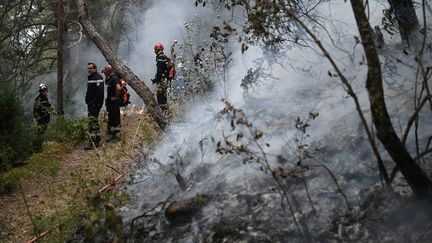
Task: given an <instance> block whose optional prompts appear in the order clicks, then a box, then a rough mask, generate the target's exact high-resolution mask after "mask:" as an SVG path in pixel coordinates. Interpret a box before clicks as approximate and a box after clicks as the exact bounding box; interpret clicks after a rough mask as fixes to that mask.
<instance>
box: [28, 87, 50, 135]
mask: <svg viewBox="0 0 432 243" xmlns="http://www.w3.org/2000/svg"><path fill="white" fill-rule="evenodd" d="M38 90H39V95H38V96H37V97H36V99H35V102H34V105H33V117H34V119H35V121H36V124H37V126H38V130H39V132H40V133H43V132H44V131H45V130H46V127H47V126H48V124H49V122H50V119H51V113H50V112H51V110H52V106H51V103H50V102H49V100H48V87H47V86H46V85H45V84H41V85H39V89H38Z"/></svg>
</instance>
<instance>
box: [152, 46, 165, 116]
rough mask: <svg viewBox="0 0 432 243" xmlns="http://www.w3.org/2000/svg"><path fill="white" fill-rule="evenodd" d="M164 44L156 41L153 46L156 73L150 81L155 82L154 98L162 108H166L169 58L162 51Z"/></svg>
mask: <svg viewBox="0 0 432 243" xmlns="http://www.w3.org/2000/svg"><path fill="white" fill-rule="evenodd" d="M163 50H164V46H163V45H162V44H161V43H159V42H158V43H156V44H155V46H154V52H155V54H156V68H157V69H156V75H155V78H154V79H152V80H151V81H152V83H154V84H156V85H157V87H156V98H157V102H158V104H159V106H160V107H161V108H162V110H164V111H166V110H167V109H168V105H167V101H168V99H167V89H168V80H167V72H168V61H169V58H168V57H167V56H166V55H165V54H164V52H163Z"/></svg>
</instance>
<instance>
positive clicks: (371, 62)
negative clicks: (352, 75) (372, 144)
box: [351, 0, 432, 197]
mask: <svg viewBox="0 0 432 243" xmlns="http://www.w3.org/2000/svg"><path fill="white" fill-rule="evenodd" d="M351 6H352V9H353V12H354V16H355V19H356V22H357V27H358V29H359V32H360V36H361V40H362V45H363V48H364V51H365V55H366V59H367V64H368V74H367V80H366V89H367V91H368V95H369V101H370V105H371V111H372V119H373V123H374V125H375V127H376V132H377V137H378V139H379V140H380V141H381V143H382V144H383V145H384V147H385V149H386V150H387V152H388V153H389V154H390V156H391V157H392V159H393V161H394V162H395V163H396V164H397V165H398V166H399V167H400V170H401V172H402V174H403V176H404V177H405V179H406V180H407V182H408V184H409V186H410V187H411V189H412V190H413V192H414V193H415V194H416V195H417V196H420V197H426V196H431V195H432V182H431V181H430V180H429V178H428V177H427V175H426V173H425V172H424V171H423V170H422V168H421V167H420V166H419V165H418V164H417V163H416V162H415V160H414V159H413V158H412V157H411V155H410V154H409V153H408V151H407V149H406V148H405V146H404V145H403V144H402V142H401V140H400V139H399V137H398V136H397V134H396V132H395V131H394V129H393V125H392V122H391V119H390V115H389V114H388V111H387V107H386V104H385V100H384V89H383V84H382V75H381V63H380V60H379V56H378V52H377V50H376V47H375V43H374V40H373V36H372V28H371V26H370V24H369V20H368V18H367V16H366V13H365V8H364V5H363V0H351Z"/></svg>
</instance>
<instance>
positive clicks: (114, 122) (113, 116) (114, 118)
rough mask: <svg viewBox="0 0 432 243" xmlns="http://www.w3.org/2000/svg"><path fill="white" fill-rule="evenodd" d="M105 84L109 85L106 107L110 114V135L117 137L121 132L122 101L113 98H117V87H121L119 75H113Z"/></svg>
mask: <svg viewBox="0 0 432 243" xmlns="http://www.w3.org/2000/svg"><path fill="white" fill-rule="evenodd" d="M105 84H106V85H107V100H106V103H105V105H106V108H107V112H108V134H110V135H112V136H114V137H115V136H116V135H117V133H119V132H120V100H119V99H117V100H112V98H115V91H116V86H117V84H120V85H121V82H120V79H119V77H118V76H117V75H113V76H110V77H107V79H106V80H105Z"/></svg>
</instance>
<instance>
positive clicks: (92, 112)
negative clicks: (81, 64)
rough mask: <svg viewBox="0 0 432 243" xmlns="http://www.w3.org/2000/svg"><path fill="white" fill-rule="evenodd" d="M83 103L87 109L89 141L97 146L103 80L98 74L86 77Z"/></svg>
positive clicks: (102, 100)
mask: <svg viewBox="0 0 432 243" xmlns="http://www.w3.org/2000/svg"><path fill="white" fill-rule="evenodd" d="M87 79H88V81H87V92H86V97H85V102H86V104H87V109H88V118H89V133H90V139H91V140H92V141H93V142H94V143H95V144H98V143H99V142H100V140H101V138H100V131H99V112H100V110H101V109H102V106H103V102H104V80H103V77H102V76H101V75H100V74H99V73H97V72H96V73H94V74H92V75H90V76H88V77H87Z"/></svg>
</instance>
